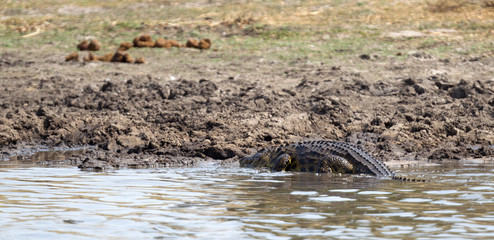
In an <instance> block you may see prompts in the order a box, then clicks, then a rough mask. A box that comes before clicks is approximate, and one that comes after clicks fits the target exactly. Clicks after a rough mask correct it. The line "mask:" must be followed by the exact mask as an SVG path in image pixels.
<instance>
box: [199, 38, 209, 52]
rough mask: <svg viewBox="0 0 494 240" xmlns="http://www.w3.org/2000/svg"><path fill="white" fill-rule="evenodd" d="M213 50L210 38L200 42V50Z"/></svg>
mask: <svg viewBox="0 0 494 240" xmlns="http://www.w3.org/2000/svg"><path fill="white" fill-rule="evenodd" d="M209 48H211V40H210V39H209V38H204V39H201V41H199V49H209Z"/></svg>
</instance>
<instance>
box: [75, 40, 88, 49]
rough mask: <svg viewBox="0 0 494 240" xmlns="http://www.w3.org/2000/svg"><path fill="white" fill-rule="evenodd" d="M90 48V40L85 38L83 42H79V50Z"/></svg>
mask: <svg viewBox="0 0 494 240" xmlns="http://www.w3.org/2000/svg"><path fill="white" fill-rule="evenodd" d="M88 48H89V41H88V40H83V41H82V42H80V43H79V44H77V49H79V51H87V49H88Z"/></svg>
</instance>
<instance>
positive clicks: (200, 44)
mask: <svg viewBox="0 0 494 240" xmlns="http://www.w3.org/2000/svg"><path fill="white" fill-rule="evenodd" d="M185 46H186V47H188V48H197V49H204V50H206V49H209V48H211V40H210V39H209V38H203V39H201V40H197V39H193V38H191V39H189V40H188V41H187V43H186V44H185Z"/></svg>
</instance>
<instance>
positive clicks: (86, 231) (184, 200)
mask: <svg viewBox="0 0 494 240" xmlns="http://www.w3.org/2000/svg"><path fill="white" fill-rule="evenodd" d="M410 171H411V170H409V169H407V170H406V172H407V174H409V175H410V174H411V175H414V174H415V173H418V172H420V174H421V175H423V177H424V178H427V179H431V180H432V182H427V183H414V182H399V181H393V180H387V179H376V178H374V177H363V176H328V175H317V174H308V173H268V172H259V171H256V170H252V169H243V168H237V167H221V166H202V167H196V168H165V169H149V170H118V171H113V172H107V173H95V172H84V171H79V170H78V169H76V168H39V167H24V168H23V167H15V168H12V167H10V168H0V193H1V195H0V239H33V238H36V239H40V238H41V239H94V238H100V239H101V238H103V239H143V238H145V239H150V238H151V239H152V238H156V239H232V238H238V239H305V238H311V239H328V238H343V239H378V238H379V239H404V238H406V239H412V238H420V239H444V238H452V239H472V238H485V239H492V238H494V199H493V197H494V170H493V168H492V163H484V162H480V163H468V164H457V165H456V166H453V167H448V168H446V167H444V166H434V167H425V168H423V169H413V171H414V172H412V173H409V172H410Z"/></svg>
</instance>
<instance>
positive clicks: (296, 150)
mask: <svg viewBox="0 0 494 240" xmlns="http://www.w3.org/2000/svg"><path fill="white" fill-rule="evenodd" d="M240 165H241V166H243V167H253V168H267V169H269V170H271V171H296V172H314V173H346V174H370V175H375V176H382V177H391V178H393V179H397V180H404V181H422V180H415V179H408V178H403V177H397V176H395V173H394V172H393V171H391V170H390V169H389V168H388V167H387V166H386V165H385V164H384V163H383V162H382V161H380V160H379V159H376V158H375V157H374V156H372V155H371V154H369V153H367V152H365V151H364V150H363V149H361V148H360V147H358V146H357V145H354V144H351V143H346V142H332V141H310V142H300V143H290V144H285V145H281V146H277V147H273V148H266V149H263V150H261V151H259V152H257V153H256V154H254V155H252V156H249V157H244V158H242V159H240Z"/></svg>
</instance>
